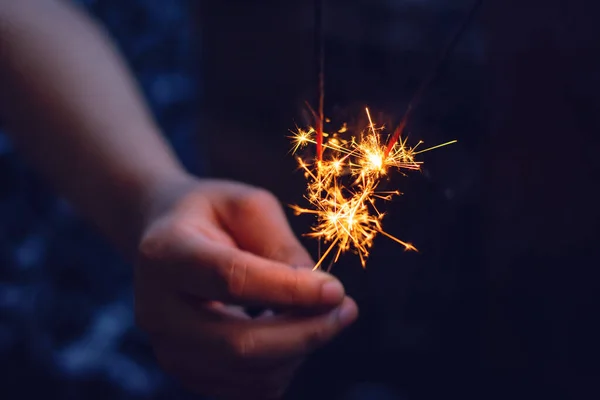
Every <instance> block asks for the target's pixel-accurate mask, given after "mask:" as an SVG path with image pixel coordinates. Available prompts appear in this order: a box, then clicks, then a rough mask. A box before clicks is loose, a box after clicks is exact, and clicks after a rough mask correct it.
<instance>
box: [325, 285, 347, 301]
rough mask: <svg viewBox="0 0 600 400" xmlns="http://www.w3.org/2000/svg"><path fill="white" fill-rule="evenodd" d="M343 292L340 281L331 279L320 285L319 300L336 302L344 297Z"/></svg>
mask: <svg viewBox="0 0 600 400" xmlns="http://www.w3.org/2000/svg"><path fill="white" fill-rule="evenodd" d="M344 293H345V292H344V287H343V286H342V284H341V283H340V281H338V280H336V279H331V280H329V281H328V282H325V283H323V286H321V301H322V302H324V303H327V304H338V303H339V302H340V301H342V299H343V298H344Z"/></svg>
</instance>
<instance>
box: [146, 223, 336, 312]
mask: <svg viewBox="0 0 600 400" xmlns="http://www.w3.org/2000/svg"><path fill="white" fill-rule="evenodd" d="M159 233H160V234H157V235H156V236H155V237H153V236H149V237H148V238H146V239H145V240H144V241H143V242H142V246H141V247H140V252H141V254H142V262H141V263H140V268H139V269H140V271H141V273H143V274H145V275H152V276H154V279H155V280H160V281H161V283H162V284H168V285H171V286H172V287H174V288H175V289H177V290H179V291H182V292H184V293H187V294H190V295H194V296H198V297H201V298H204V299H210V300H217V301H222V302H225V303H235V304H241V305H261V306H266V307H285V308H287V307H308V308H319V307H333V306H336V305H338V304H339V303H340V302H341V300H342V299H343V297H344V288H343V286H342V284H341V283H340V282H339V281H338V280H337V279H335V278H334V277H333V276H331V275H329V274H326V273H322V272H319V271H315V272H312V271H310V270H308V269H304V268H296V269H294V268H289V267H288V266H287V265H286V264H283V263H281V262H277V261H273V260H267V259H265V258H262V257H259V256H257V255H254V254H251V253H248V252H246V251H241V250H239V249H237V248H234V247H230V246H227V245H223V244H219V243H216V242H214V241H209V240H207V239H205V238H204V237H203V236H202V235H200V234H199V233H198V232H196V231H195V230H194V229H193V228H192V227H183V226H180V225H177V227H176V228H173V227H171V228H169V229H166V232H159Z"/></svg>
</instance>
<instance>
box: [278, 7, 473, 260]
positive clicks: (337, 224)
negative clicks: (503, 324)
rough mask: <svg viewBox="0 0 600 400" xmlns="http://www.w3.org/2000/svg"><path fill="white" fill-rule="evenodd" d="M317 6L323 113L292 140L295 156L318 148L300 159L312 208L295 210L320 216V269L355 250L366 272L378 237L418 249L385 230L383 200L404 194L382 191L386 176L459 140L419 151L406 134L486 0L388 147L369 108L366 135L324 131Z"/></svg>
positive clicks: (417, 165) (413, 167)
mask: <svg viewBox="0 0 600 400" xmlns="http://www.w3.org/2000/svg"><path fill="white" fill-rule="evenodd" d="M315 1H316V3H315V5H316V7H315V12H316V21H317V29H316V40H317V46H316V48H317V59H318V67H319V68H318V76H319V101H318V105H319V107H318V113H317V112H315V111H314V110H312V109H310V105H309V109H310V110H311V112H312V114H313V117H314V120H315V125H316V127H309V128H307V129H302V128H297V130H296V131H295V132H293V135H292V136H291V137H290V138H291V140H292V142H293V148H292V152H293V153H294V154H297V153H298V152H299V151H300V150H301V149H303V148H305V147H306V146H308V145H314V146H315V147H316V156H315V157H314V161H312V162H310V161H307V160H305V159H303V158H302V157H300V156H297V161H298V165H299V167H300V169H302V170H303V171H304V176H305V177H306V179H307V186H306V194H305V196H304V197H305V199H306V200H307V201H308V203H309V205H310V207H300V206H297V205H293V206H291V207H292V208H293V210H294V211H295V213H296V214H297V215H300V214H311V215H314V216H315V217H316V221H317V222H316V224H315V225H313V227H312V231H311V232H310V233H308V234H307V236H309V237H312V238H315V239H317V240H319V253H320V243H321V241H323V242H324V243H325V244H326V245H327V246H328V247H327V249H326V250H325V252H324V253H323V254H322V255H319V257H320V258H319V260H318V261H317V263H316V265H315V266H314V268H313V269H314V270H316V269H319V268H321V266H322V265H323V264H324V262H325V260H326V259H327V257H329V256H330V255H331V254H333V256H331V262H330V264H329V267H328V268H327V270H328V271H329V270H330V269H331V267H332V266H333V265H334V264H335V263H336V262H337V261H338V260H339V257H340V256H341V254H342V253H345V252H348V251H352V252H354V253H356V254H357V255H358V256H359V257H360V261H361V264H362V266H363V268H365V267H366V261H367V258H368V256H369V251H370V249H371V247H372V246H373V241H374V239H375V237H376V236H377V235H378V234H380V235H383V236H385V237H387V238H389V239H391V240H393V241H395V242H396V243H398V244H400V245H402V246H403V247H404V249H405V250H406V251H418V250H417V248H416V247H415V246H413V245H412V244H411V243H408V242H405V241H402V240H400V239H398V238H397V237H395V236H392V235H391V234H389V233H387V232H385V231H384V230H383V227H382V220H383V218H384V216H385V213H384V212H382V211H380V210H379V208H378V205H377V204H376V203H377V202H381V201H390V200H392V199H393V198H394V196H398V195H400V194H401V193H400V192H399V191H397V190H395V191H385V190H382V189H381V188H380V187H381V186H383V185H382V181H383V179H384V178H386V177H387V176H388V174H389V173H390V171H391V170H396V171H399V172H400V173H402V174H403V175H406V172H408V171H420V170H421V167H422V161H417V159H416V156H417V155H419V154H421V153H424V152H426V151H430V150H434V149H438V148H440V147H444V146H447V145H450V144H453V143H456V140H453V141H450V142H447V143H442V144H440V145H437V146H433V147H430V148H426V149H423V150H418V148H419V146H420V145H421V144H422V143H423V142H418V143H417V145H415V146H414V147H409V146H408V145H407V139H406V138H404V137H403V136H402V134H403V133H404V130H405V128H406V125H407V122H408V119H409V117H410V116H411V114H412V112H413V110H414V105H415V103H416V102H417V101H419V100H420V98H421V96H422V94H423V92H424V91H425V89H426V88H427V86H428V85H429V84H430V83H431V82H432V81H433V79H434V78H435V76H436V75H437V72H438V70H439V68H440V67H441V65H443V62H444V61H445V59H446V58H447V57H448V55H449V54H450V52H451V50H452V48H453V47H454V46H455V45H456V43H457V42H458V39H459V38H460V36H461V35H462V33H463V32H464V30H465V29H466V27H467V26H468V25H469V23H470V22H471V20H472V18H473V17H474V15H475V13H476V11H477V9H478V8H479V6H480V5H481V4H482V1H483V0H476V1H475V3H474V4H473V6H472V7H471V9H470V11H469V13H468V15H467V17H466V19H465V21H464V22H463V23H462V24H461V25H460V27H459V29H458V31H457V32H456V33H455V35H454V36H453V37H452V39H451V40H450V42H449V43H448V44H447V46H446V48H445V49H444V51H443V52H442V56H441V58H440V60H439V61H438V62H437V63H436V64H435V65H434V68H433V70H432V71H431V72H430V74H429V75H428V76H427V78H426V79H425V80H424V82H423V84H422V85H421V86H420V88H419V89H418V91H417V92H416V94H415V95H414V97H413V98H412V100H411V102H410V103H409V105H408V107H407V111H406V113H405V114H404V117H403V118H402V120H401V122H400V124H399V125H398V127H397V128H396V129H395V130H394V132H393V134H392V135H391V136H390V137H389V140H388V141H387V143H382V141H381V137H382V135H383V133H384V130H385V128H384V127H383V126H381V127H377V126H376V125H375V123H374V122H373V120H372V118H371V115H370V112H369V109H368V108H366V109H365V111H366V114H367V118H368V126H367V127H365V129H363V130H362V131H360V132H348V129H347V126H346V125H344V126H343V127H342V128H341V129H339V130H338V131H337V132H333V133H326V132H325V131H324V124H323V122H324V115H323V103H324V71H323V64H324V62H323V60H324V55H323V53H324V52H323V37H322V35H323V27H322V4H321V0H315Z"/></svg>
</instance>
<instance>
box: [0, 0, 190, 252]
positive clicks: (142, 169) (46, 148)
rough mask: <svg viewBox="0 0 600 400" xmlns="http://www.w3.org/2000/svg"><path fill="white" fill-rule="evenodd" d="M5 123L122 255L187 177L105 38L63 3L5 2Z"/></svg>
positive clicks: (1, 40)
mask: <svg viewBox="0 0 600 400" xmlns="http://www.w3.org/2000/svg"><path fill="white" fill-rule="evenodd" d="M0 88H1V89H0V116H1V119H2V120H3V122H5V123H6V124H7V127H8V129H9V131H10V133H11V134H12V136H13V139H14V141H15V142H16V144H17V146H18V147H19V149H20V150H21V151H22V152H23V153H24V154H25V155H26V156H27V157H28V158H29V161H31V163H32V164H33V165H35V166H36V167H37V169H38V170H39V171H40V172H41V173H43V174H44V175H45V176H46V177H47V178H48V179H49V180H50V182H51V183H52V184H54V186H55V187H56V188H57V189H58V190H60V191H61V192H62V193H64V194H65V195H66V196H67V197H68V198H69V199H70V200H71V201H72V202H73V203H74V204H75V205H76V206H77V207H78V209H79V210H81V211H82V212H83V213H84V214H85V215H86V216H87V217H88V218H89V219H90V220H91V221H93V222H94V223H95V224H96V225H97V226H98V227H99V228H100V229H101V230H102V231H103V232H104V233H106V234H107V235H108V236H109V237H110V238H111V239H112V240H113V241H114V242H115V243H116V244H117V245H118V246H119V247H120V248H121V249H123V250H124V251H125V252H127V253H130V252H131V251H132V250H133V248H134V247H135V245H136V243H137V240H138V238H139V234H140V229H141V224H142V220H143V218H144V216H143V213H144V203H145V199H146V198H148V197H149V196H150V195H151V193H152V192H153V191H155V190H156V189H157V188H158V187H160V186H161V185H163V184H164V183H165V182H170V183H172V182H177V181H181V180H182V179H183V178H184V177H185V173H184V171H183V170H182V168H181V166H180V164H179V163H178V161H177V160H176V159H175V158H174V156H173V155H172V153H171V150H170V149H169V148H168V146H167V145H166V144H165V142H164V141H163V140H162V138H161V137H160V135H159V134H158V129H157V127H156V125H155V123H154V122H153V120H152V118H151V116H150V115H149V113H148V111H147V109H146V107H145V106H144V104H143V101H142V99H141V97H140V95H139V93H138V91H137V88H136V87H135V84H134V83H133V81H132V79H131V77H130V76H129V74H128V72H127V70H126V67H125V66H124V63H123V61H122V60H121V58H119V56H118V55H117V54H116V52H115V51H114V49H113V47H111V45H110V43H109V41H108V40H107V38H106V36H105V34H104V33H103V32H102V30H101V29H100V28H99V27H98V26H96V25H95V24H94V23H93V22H92V21H91V20H89V19H88V18H87V17H86V16H85V15H83V14H82V13H81V12H79V11H78V10H76V9H75V8H73V7H71V6H70V5H68V4H66V3H64V2H61V1H58V0H0Z"/></svg>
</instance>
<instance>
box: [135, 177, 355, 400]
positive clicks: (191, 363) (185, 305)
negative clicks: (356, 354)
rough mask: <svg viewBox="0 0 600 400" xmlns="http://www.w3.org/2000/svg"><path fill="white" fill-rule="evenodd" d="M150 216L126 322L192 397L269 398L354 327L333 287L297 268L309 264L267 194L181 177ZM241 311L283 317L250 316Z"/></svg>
mask: <svg viewBox="0 0 600 400" xmlns="http://www.w3.org/2000/svg"><path fill="white" fill-rule="evenodd" d="M149 208H150V210H151V212H150V215H149V217H148V218H147V223H146V224H145V225H146V228H145V229H144V233H143V235H142V239H141V243H140V246H139V255H138V258H139V261H138V263H137V265H136V271H135V290H136V317H137V321H138V324H139V325H140V326H141V327H142V329H144V330H145V331H147V332H148V333H149V335H150V337H151V341H152V344H153V347H154V350H155V353H156V356H157V358H158V361H159V363H160V364H161V365H162V366H163V368H165V370H166V371H167V372H169V373H171V374H173V375H174V376H176V377H178V378H180V380H181V381H182V382H183V383H184V384H185V385H186V386H188V387H189V388H190V389H192V390H194V391H196V392H198V393H202V394H208V395H214V396H218V397H219V398H227V399H237V398H243V399H253V398H256V399H270V398H273V399H275V398H278V397H280V396H281V395H282V394H283V392H284V391H285V389H286V387H287V385H288V384H289V382H290V380H291V379H292V377H293V375H294V372H295V370H296V369H297V368H298V366H299V365H300V363H301V361H302V359H303V357H304V356H306V355H307V354H309V353H310V352H311V351H313V350H314V349H316V348H317V347H318V346H320V345H322V344H324V343H326V342H327V341H329V340H330V339H332V338H333V337H334V336H335V335H337V334H338V333H339V332H340V331H341V330H343V329H344V328H345V327H347V326H348V325H350V324H351V323H352V322H353V321H354V320H355V319H356V317H357V307H356V304H355V303H354V302H353V301H352V300H351V299H350V298H348V297H346V296H345V294H344V289H343V287H342V285H341V284H340V282H339V281H337V280H336V279H335V278H334V277H332V276H331V275H328V274H325V273H321V272H313V271H311V270H310V269H309V268H301V267H303V266H305V267H311V266H312V265H314V262H313V260H312V259H311V257H310V256H309V255H308V253H307V252H306V250H305V249H304V248H303V247H302V245H301V244H300V243H299V241H298V240H297V238H296V237H295V236H294V234H293V232H292V230H291V228H290V227H289V225H288V223H287V220H286V218H285V214H284V212H283V210H282V208H281V206H280V204H279V202H278V201H277V200H276V199H275V198H274V197H273V196H272V195H271V194H270V193H269V192H266V191H263V190H260V189H256V188H253V187H251V186H247V185H243V184H239V183H233V182H226V181H217V180H205V181H200V180H195V179H186V181H185V182H184V183H182V184H179V185H178V186H177V187H176V188H170V189H169V190H167V191H163V194H160V193H159V194H158V195H157V196H154V199H153V200H152V202H151V204H150V206H149ZM294 266H295V267H298V268H292V267H294ZM247 305H258V306H264V307H271V308H274V309H278V310H284V311H285V312H284V313H281V314H278V315H273V314H272V313H271V314H268V313H265V314H263V315H261V316H260V317H258V318H255V319H253V318H251V317H249V316H248V315H247V314H246V313H245V312H244V311H243V308H241V307H240V306H247ZM294 311H301V312H294Z"/></svg>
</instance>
